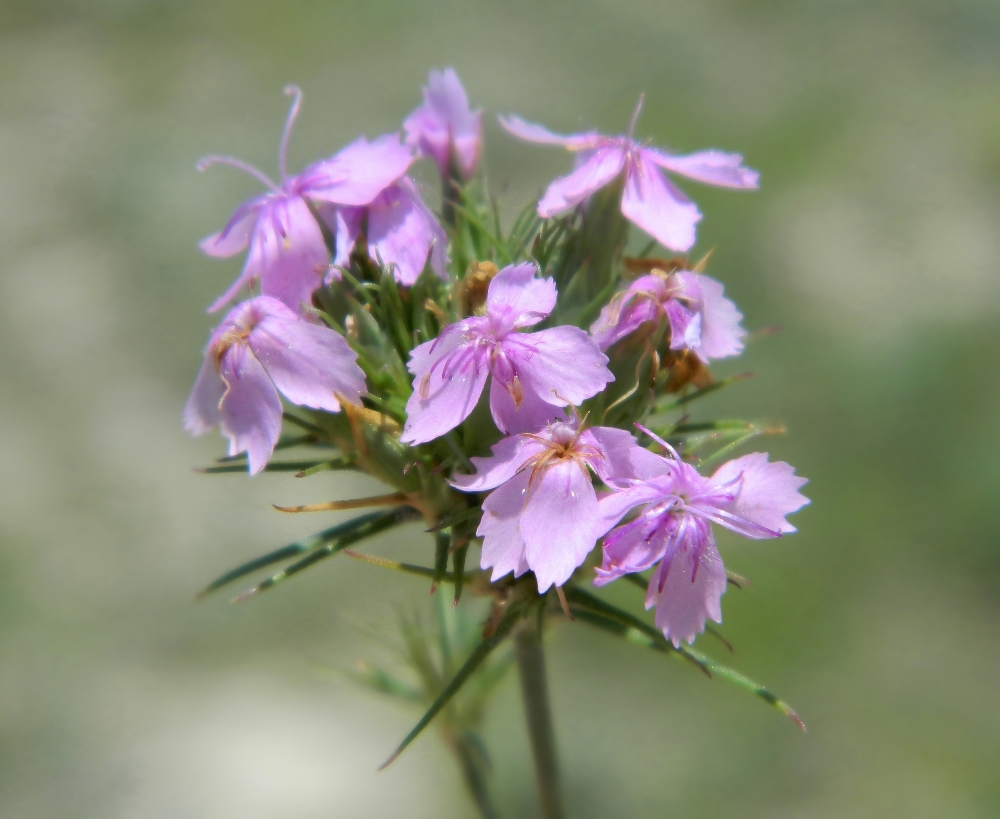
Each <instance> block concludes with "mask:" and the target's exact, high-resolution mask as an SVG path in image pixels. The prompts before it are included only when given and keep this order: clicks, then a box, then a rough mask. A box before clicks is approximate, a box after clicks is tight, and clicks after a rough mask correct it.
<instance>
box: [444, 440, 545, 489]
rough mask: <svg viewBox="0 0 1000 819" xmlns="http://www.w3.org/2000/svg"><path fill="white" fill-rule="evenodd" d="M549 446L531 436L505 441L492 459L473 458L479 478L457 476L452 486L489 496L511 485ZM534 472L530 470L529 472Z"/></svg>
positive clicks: (497, 447)
mask: <svg viewBox="0 0 1000 819" xmlns="http://www.w3.org/2000/svg"><path fill="white" fill-rule="evenodd" d="M544 449H545V445H544V444H543V443H542V442H541V441H538V440H536V439H535V438H531V437H529V436H527V435H511V436H509V437H507V438H501V439H500V441H498V442H497V443H495V444H494V445H493V447H492V449H491V451H492V453H493V454H492V455H490V456H489V457H488V458H473V459H472V464H473V466H475V467H476V474H475V475H453V476H452V479H451V484H452V486H454V487H456V488H458V489H461V490H462V491H463V492H485V491H487V490H489V489H493V488H495V487H497V486H500V484H502V483H507V481H510V480H511V479H512V478H513V477H514V475H516V474H517V472H518V470H520V469H521V468H522V467H523V466H524V465H525V464H527V463H528V461H530V460H531V459H532V458H534V457H535V456H536V455H538V454H539V453H540V452H542V451H544ZM528 471H529V472H530V470H528Z"/></svg>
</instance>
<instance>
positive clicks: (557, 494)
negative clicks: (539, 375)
mask: <svg viewBox="0 0 1000 819" xmlns="http://www.w3.org/2000/svg"><path fill="white" fill-rule="evenodd" d="M649 454H650V453H649V452H648V451H647V450H645V449H643V448H642V447H640V446H639V445H638V444H637V443H636V441H635V438H633V437H632V436H631V435H630V434H629V433H627V432H625V431H624V430H621V429H615V428H613V427H590V428H589V429H582V430H581V429H580V428H579V424H578V422H577V421H575V420H574V421H567V420H560V421H554V422H552V423H550V424H548V425H547V426H545V427H544V428H542V429H540V430H539V431H538V432H531V433H522V434H520V435H514V436H511V437H508V438H504V439H503V440H501V441H500V442H499V443H498V444H496V445H495V446H494V447H493V455H492V456H490V457H488V458H473V459H472V462H473V464H474V465H475V466H476V474H475V475H456V476H454V478H453V479H452V484H453V485H454V486H455V487H456V488H458V489H461V490H462V491H463V492H484V491H486V490H489V489H492V490H494V491H493V492H491V493H490V495H489V496H488V497H487V498H486V500H484V501H483V518H482V521H481V522H480V524H479V528H478V529H477V530H476V534H477V535H479V536H481V537H482V538H483V551H482V559H481V566H482V568H484V569H488V568H490V567H492V568H493V577H492V579H493V580H498V579H499V578H501V577H503V576H504V575H505V574H508V573H509V572H513V573H514V576H515V577H520V576H521V575H522V574H524V573H525V572H526V571H528V570H531V571H533V572H534V573H535V578H536V579H537V581H538V591H539V593H541V592H544V591H545V590H546V589H548V588H549V586H552V585H556V586H561V585H563V584H564V583H565V582H566V581H567V580H569V578H570V575H572V574H573V572H574V571H575V570H576V568H577V567H578V566H580V564H582V563H583V561H584V559H585V558H586V556H587V554H588V553H589V552H590V550H591V549H593V548H594V545H595V544H596V543H597V539H598V538H599V537H600V536H601V535H603V534H604V533H605V532H606V531H607V530H608V529H609V528H610V525H609V524H608V522H607V521H606V519H605V517H604V516H602V514H601V510H600V506H599V504H598V500H597V493H596V492H595V491H594V485H593V482H592V479H591V474H590V473H591V471H593V472H594V473H596V474H597V476H598V477H599V478H601V480H603V481H615V480H624V479H628V478H633V477H635V475H636V474H637V471H641V469H640V468H639V466H638V465H639V464H642V463H644V462H645V461H646V460H647V459H648V456H649ZM612 525H613V524H612Z"/></svg>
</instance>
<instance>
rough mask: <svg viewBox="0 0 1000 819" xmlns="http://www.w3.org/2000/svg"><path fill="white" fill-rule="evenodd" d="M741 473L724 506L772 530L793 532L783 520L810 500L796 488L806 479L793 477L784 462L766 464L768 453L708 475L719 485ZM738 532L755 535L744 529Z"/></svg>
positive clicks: (736, 462) (730, 464) (793, 528)
mask: <svg viewBox="0 0 1000 819" xmlns="http://www.w3.org/2000/svg"><path fill="white" fill-rule="evenodd" d="M741 475H742V483H741V484H740V490H739V494H738V495H737V497H736V500H735V501H733V502H732V503H731V504H727V505H726V506H725V507H724V508H725V509H726V510H727V511H730V512H732V513H733V514H735V515H737V516H739V517H741V518H745V519H746V520H749V521H750V522H752V523H755V524H757V525H758V526H763V527H765V528H766V529H770V530H772V531H774V532H781V533H782V534H788V533H790V532H794V531H795V527H794V526H792V525H791V524H790V523H789V522H788V521H787V520H785V516H786V515H790V514H792V512H796V511H798V510H799V509H801V508H802V507H803V506H805V505H806V504H807V503H809V498H807V497H806V496H805V495H802V494H801V493H800V492H799V491H798V490H799V489H800V488H801V487H803V486H805V484H807V483H808V482H809V481H808V479H807V478H801V477H798V476H796V474H795V469H794V467H792V466H791V465H789V464H787V463H785V462H784V461H776V462H775V463H768V456H767V453H765V452H753V453H751V454H750V455H744V456H743V457H742V458H736V459H735V460H733V461H729V462H728V463H725V464H723V465H722V466H720V467H719V469H718V470H717V471H716V473H715V474H714V475H712V477H711V478H709V483H710V484H711V485H712V486H716V487H719V486H723V485H725V484H727V483H729V482H730V481H734V480H736V479H738V478H740V476H741ZM723 525H725V524H723ZM730 528H732V527H730ZM740 534H743V535H745V536H747V537H754V535H753V534H749V533H747V532H744V531H741V532H740ZM757 537H760V535H757Z"/></svg>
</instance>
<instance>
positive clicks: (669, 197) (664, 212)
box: [622, 159, 701, 252]
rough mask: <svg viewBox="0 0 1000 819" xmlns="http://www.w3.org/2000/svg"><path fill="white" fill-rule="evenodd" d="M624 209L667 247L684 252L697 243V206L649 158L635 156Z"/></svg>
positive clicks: (623, 197) (626, 213)
mask: <svg viewBox="0 0 1000 819" xmlns="http://www.w3.org/2000/svg"><path fill="white" fill-rule="evenodd" d="M622 213H623V214H624V215H625V217H626V218H627V219H630V220H631V221H632V222H634V223H635V224H637V225H638V226H639V227H641V228H642V229H643V230H644V231H646V233H648V234H649V235H650V236H652V237H653V238H654V239H656V240H657V241H658V242H659V243H660V244H662V245H663V246H664V247H668V248H670V249H671V250H676V251H680V252H684V251H686V250H689V249H690V248H691V246H692V245H693V244H694V238H695V232H694V226H695V225H696V224H697V223H698V220H699V219H701V214H700V213H699V212H698V208H697V206H696V205H695V204H694V203H693V202H692V201H691V200H690V199H688V198H687V197H686V196H685V195H684V194H683V193H681V192H680V191H679V190H677V188H675V187H674V186H673V185H671V184H670V183H669V182H668V181H667V180H665V179H664V178H663V175H662V174H661V173H660V170H659V169H658V168H657V167H656V166H655V165H653V164H652V163H649V162H643V161H642V160H641V159H636V160H635V165H634V167H633V168H631V169H630V170H629V173H628V176H627V177H626V179H625V193H624V194H623V195H622Z"/></svg>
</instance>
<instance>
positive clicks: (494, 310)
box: [400, 262, 614, 444]
mask: <svg viewBox="0 0 1000 819" xmlns="http://www.w3.org/2000/svg"><path fill="white" fill-rule="evenodd" d="M555 304H556V286H555V282H553V280H552V279H536V278H535V266H534V265H533V264H531V263H530V262H526V263H524V264H518V265H511V266H509V267H505V268H504V269H503V270H501V271H500V272H499V273H497V275H496V276H495V277H494V278H493V280H492V281H491V282H490V286H489V290H488V291H487V294H486V315H485V316H472V317H470V318H467V319H463V320H462V321H459V322H457V323H455V324H452V325H450V326H448V327H445V328H444V330H442V331H441V334H440V335H439V336H438V337H437V338H436V339H434V340H433V341H428V342H426V343H424V344H421V345H420V346H419V347H417V348H415V349H414V350H413V351H412V352H411V353H410V361H409V364H408V365H407V366H408V367H409V370H410V372H411V373H413V376H414V382H413V394H412V395H411V396H410V399H409V401H408V402H407V404H406V414H407V416H408V417H407V421H406V425H405V427H404V428H403V434H402V436H401V437H400V440H401V441H404V442H407V443H411V444H421V443H425V442H426V441H431V440H433V439H434V438H437V437H439V436H441V435H444V434H445V433H446V432H448V431H449V430H451V429H454V428H455V427H457V426H458V425H459V424H460V423H462V421H464V420H465V419H466V418H468V417H469V414H470V413H471V412H472V410H473V409H475V406H476V403H477V402H478V401H479V396H480V395H482V392H483V389H485V387H486V381H487V379H488V378H489V377H490V375H492V376H493V383H492V384H491V386H490V409H491V411H492V413H493V420H494V421H496V424H497V426H498V427H499V428H500V431H501V432H505V433H514V432H523V431H526V430H534V429H538V428H539V427H541V426H543V425H544V424H545V423H546V422H547V421H550V420H551V419H553V418H556V417H558V416H560V415H562V409H561V408H562V407H566V406H568V405H570V404H574V405H575V404H579V403H581V402H582V401H584V400H586V399H587V398H590V397H591V396H592V395H596V394H597V393H599V392H600V391H601V390H602V389H604V386H605V385H606V384H607V383H608V382H609V381H613V380H614V376H612V375H611V371H610V370H608V368H607V363H608V358H607V356H606V355H604V354H603V353H602V352H601V351H600V350H599V349H597V345H596V344H595V343H594V342H593V341H592V340H591V338H590V337H589V336H588V335H587V334H586V333H585V332H584V331H583V330H580V329H579V328H577V327H552V328H550V329H548V330H541V331H539V332H537V333H522V332H520V331H521V330H523V329H525V328H527V327H530V326H532V325H533V324H537V323H538V322H540V321H542V320H543V319H545V317H546V316H548V315H549V313H551V312H552V309H553V308H554V307H555Z"/></svg>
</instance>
